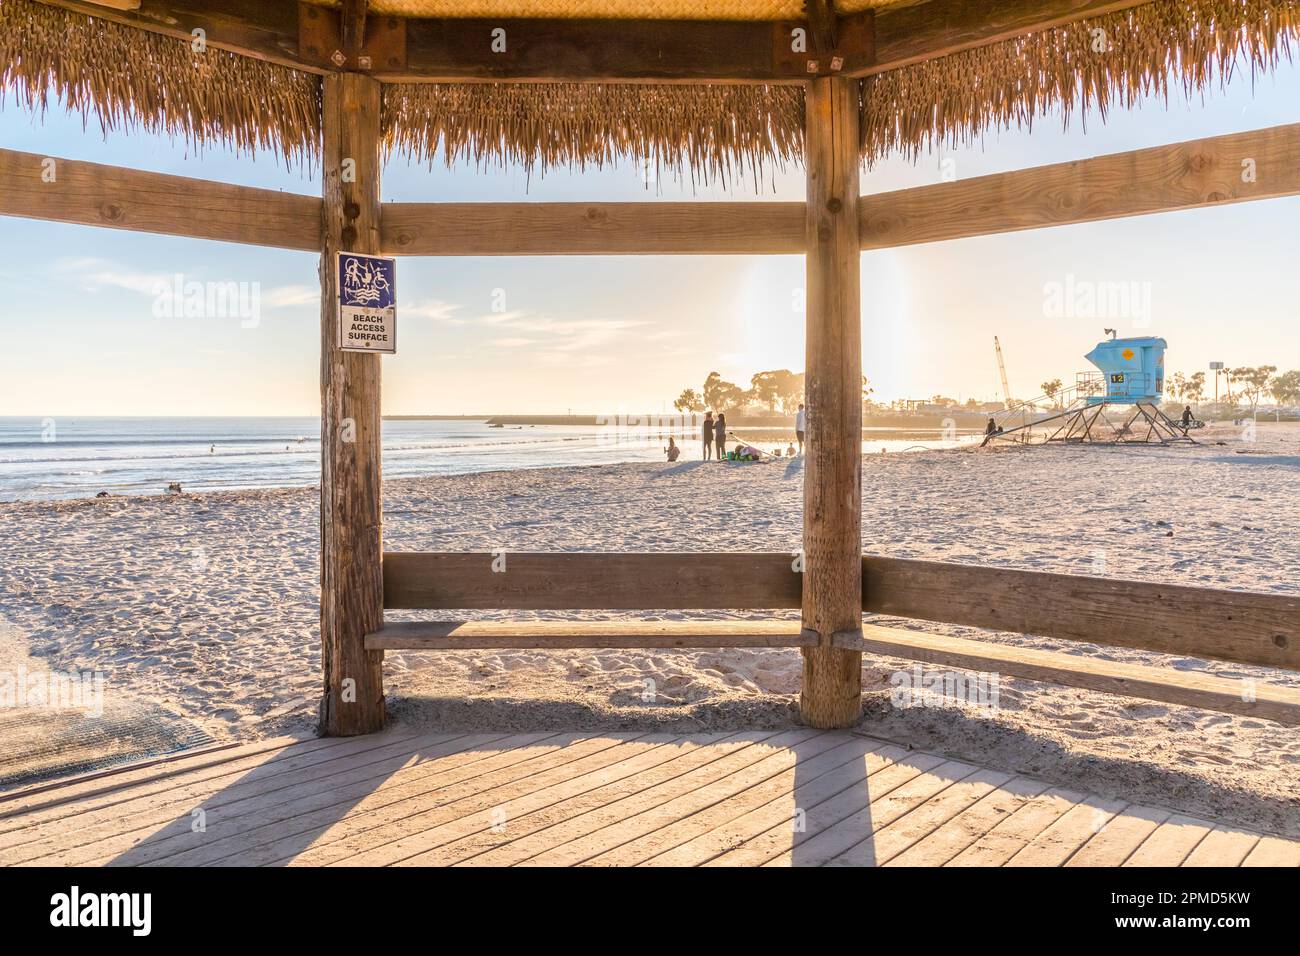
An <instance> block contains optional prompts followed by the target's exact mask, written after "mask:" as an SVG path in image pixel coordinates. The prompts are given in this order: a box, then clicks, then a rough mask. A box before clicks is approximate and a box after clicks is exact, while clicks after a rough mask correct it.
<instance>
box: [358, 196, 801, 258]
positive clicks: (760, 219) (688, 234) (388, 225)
mask: <svg viewBox="0 0 1300 956" xmlns="http://www.w3.org/2000/svg"><path fill="white" fill-rule="evenodd" d="M803 210H804V206H803V203H799V202H664V203H657V202H645V203H530V202H519V203H386V204H385V205H384V207H383V220H382V222H383V225H382V235H381V243H382V245H383V248H384V251H385V252H386V253H387V254H390V255H407V256H580V255H602V256H609V255H687V254H693V255H732V254H734V255H760V254H776V255H782V254H784V255H800V254H802V253H803V251H804V211H803Z"/></svg>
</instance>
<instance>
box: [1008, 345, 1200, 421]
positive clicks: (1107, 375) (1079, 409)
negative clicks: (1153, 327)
mask: <svg viewBox="0 0 1300 956" xmlns="http://www.w3.org/2000/svg"><path fill="white" fill-rule="evenodd" d="M1106 333H1107V334H1108V335H1109V336H1110V337H1109V338H1107V339H1103V340H1102V341H1100V342H1098V343H1097V345H1096V346H1095V347H1094V348H1093V350H1092V351H1091V352H1089V353H1088V354H1087V355H1085V356H1084V358H1086V359H1087V360H1088V361H1089V362H1091V363H1092V364H1093V365H1094V366H1095V367H1096V368H1097V371H1095V372H1091V371H1089V372H1079V373H1078V374H1077V375H1075V382H1074V385H1073V386H1072V387H1070V388H1068V389H1064V390H1062V391H1061V392H1058V393H1056V394H1055V395H1053V396H1047V395H1043V396H1040V397H1039V398H1036V399H1033V400H1031V401H1029V402H1024V403H1021V404H1020V405H1017V406H1015V407H1014V408H1008V409H1006V410H1005V411H1003V412H1001V413H1000V416H1001V417H1003V418H1005V417H1007V416H1010V415H1011V414H1012V413H1016V412H1019V413H1020V416H1021V424H1019V425H1017V426H1015V427H1012V428H1004V427H1003V425H1002V423H1000V422H997V421H996V419H997V418H998V417H999V416H994V419H995V424H996V426H997V430H996V431H993V432H991V433H988V434H986V435H985V436H984V444H985V445H987V444H989V443H990V442H992V441H996V440H1002V439H1005V440H1007V441H1014V442H1018V443H1022V444H1038V443H1045V442H1090V443H1102V444H1109V445H1113V444H1118V443H1126V442H1138V443H1159V444H1162V445H1163V444H1168V443H1169V442H1174V441H1177V442H1190V441H1192V440H1193V439H1191V438H1189V437H1188V435H1187V428H1185V427H1183V426H1182V425H1181V424H1179V423H1178V422H1175V421H1174V420H1173V419H1171V418H1170V417H1169V416H1168V415H1166V414H1165V413H1164V412H1162V411H1161V410H1160V401H1161V398H1162V396H1163V394H1164V390H1165V349H1166V348H1168V345H1169V343H1167V342H1166V341H1165V340H1164V339H1162V338H1157V337H1156V336H1152V335H1144V336H1138V337H1135V338H1126V339H1121V338H1116V336H1115V330H1114V329H1107V330H1106ZM1045 399H1048V400H1054V401H1055V402H1056V404H1057V408H1059V409H1060V411H1057V412H1055V413H1054V414H1048V415H1046V416H1044V415H1043V414H1042V413H1041V412H1040V411H1039V404H1040V403H1041V402H1042V401H1043V400H1045ZM1113 406H1124V407H1126V408H1128V409H1131V411H1130V413H1129V414H1128V415H1127V416H1126V417H1125V421H1124V422H1123V423H1122V424H1120V425H1118V426H1117V425H1116V424H1115V423H1114V422H1112V421H1111V420H1110V419H1109V418H1108V417H1107V415H1106V412H1107V409H1108V408H1111V407H1113ZM1031 412H1032V414H1031ZM1031 419H1032V420H1031Z"/></svg>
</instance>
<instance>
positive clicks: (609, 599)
mask: <svg viewBox="0 0 1300 956" xmlns="http://www.w3.org/2000/svg"><path fill="white" fill-rule="evenodd" d="M862 560H863V601H862V603H863V609H864V610H865V611H867V612H874V613H877V614H884V615H890V616H894V617H901V618H912V619H922V620H929V621H936V622H943V623H949V624H959V625H965V626H968V627H979V628H986V629H990V630H998V631H1008V632H1012V633H1023V634H1037V635H1041V636H1044V637H1052V638H1056V639H1059V640H1063V641H1069V642H1087V643H1090V644H1095V645H1102V646H1110V647H1125V648H1132V649H1139V650H1146V651H1154V652H1157V653H1162V654H1177V655H1180V656H1183V657H1194V658H1203V659H1206V660H1224V661H1231V662H1235V663H1238V664H1246V665H1253V666H1259V667H1272V668H1284V669H1290V670H1292V671H1294V670H1300V596H1297V595H1294V594H1286V593H1257V592H1246V591H1224V590H1214V589H1209V588H1198V587H1188V586H1185V585H1173V584H1164V583H1154V582H1145V581H1125V580H1121V579H1116V578H1105V577H1086V576H1081V575H1067V574H1051V573H1044V572H1041V571H1023V570H1018V569H1011V568H993V567H981V566H978V565H965V564H951V563H943V562H934V561H917V560H908V559H899V558H883V557H879V556H875V555H865V556H864V557H863V559H862ZM802 587H803V576H802V574H800V573H799V572H798V570H797V569H796V566H795V563H794V562H792V556H791V555H788V554H780V553H749V552H729V553H709V552H687V553H646V554H635V553H632V554H629V553H618V554H600V553H591V552H566V553H560V554H550V553H527V552H523V553H510V554H508V555H504V556H503V555H499V554H490V553H486V552H480V553H444V552H417V553H389V554H386V555H385V556H384V606H385V607H386V608H389V609H395V610H396V609H425V610H443V611H458V610H478V609H493V610H503V611H511V610H514V611H536V610H552V611H562V610H570V611H580V610H605V611H621V612H635V611H664V610H688V611H689V610H696V611H699V610H708V611H718V610H733V611H734V610H742V609H743V610H747V611H755V610H784V611H791V610H795V609H797V608H799V607H800V605H801V603H802ZM818 643H819V637H818V635H817V633H816V632H815V631H811V630H804V629H802V627H801V625H800V622H799V621H797V620H784V621H782V620H758V621H756V620H740V619H730V620H716V619H715V620H673V621H663V620H656V621H649V620H644V619H641V620H636V619H633V620H620V621H556V620H548V621H473V622H464V621H424V622H410V623H385V625H384V626H383V628H382V629H381V630H378V631H375V632H373V633H370V634H367V635H366V638H365V647H366V649H367V650H369V651H385V650H484V649H493V650H500V649H508V648H521V649H524V648H527V649H562V648H602V647H607V648H661V649H672V648H681V649H689V648H721V647H815V646H817V645H818ZM831 643H832V644H833V645H834V646H838V647H841V648H844V649H848V650H860V651H864V652H867V653H871V654H880V655H885V656H889V657H894V658H899V659H902V660H912V661H920V662H923V663H927V664H933V665H939V666H943V667H949V668H953V669H956V670H964V671H988V672H994V673H997V674H999V675H1002V676H1006V677H1019V678H1025V679H1029V680H1040V681H1045V682H1048V683H1053V684H1059V685H1062V686H1066V687H1082V688H1087V689H1089V690H1094V691H1100V692H1103V693H1109V694H1118V695H1121V696H1126V697H1135V698H1142V699H1146V700H1155V701H1160V702H1163V703H1169V704H1177V705H1180V706H1187V707H1200V708H1203V709H1205V710H1214V711H1222V712H1226V713H1233V714H1243V715H1249V716H1254V717H1259V718H1261V719H1265V720H1274V721H1277V722H1279V723H1283V724H1288V725H1293V726H1295V725H1300V690H1293V689H1289V688H1284V687H1279V686H1276V685H1271V684H1266V683H1264V682H1263V681H1257V682H1247V681H1243V680H1235V679H1232V678H1226V677H1215V676H1213V675H1210V674H1207V673H1204V672H1197V671H1183V670H1173V669H1170V668H1168V667H1150V666H1139V665H1134V664H1122V663H1117V662H1114V661H1107V660H1104V659H1102V658H1100V657H1098V656H1083V655H1079V654H1070V653H1064V652H1058V651H1041V650H1033V649H1030V648H1024V647H1019V646H1016V645H1012V644H1004V643H993V642H988V641H981V640H971V639H967V638H956V637H944V636H941V635H936V634H929V633H924V632H920V631H916V630H913V629H910V628H903V627H882V626H879V625H871V624H865V625H863V627H862V629H861V630H860V631H855V632H853V633H840V634H836V635H833V636H832V639H831Z"/></svg>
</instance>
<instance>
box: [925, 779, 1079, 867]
mask: <svg viewBox="0 0 1300 956" xmlns="http://www.w3.org/2000/svg"><path fill="white" fill-rule="evenodd" d="M1085 799H1086V797H1085V795H1084V794H1082V793H1078V792H1077V791H1074V790H1066V789H1064V788H1061V787H1054V788H1052V789H1051V790H1048V791H1047V792H1046V793H1043V794H1040V795H1039V796H1037V797H1034V798H1033V799H1032V800H1030V801H1028V802H1027V803H1025V804H1024V805H1023V806H1021V807H1020V808H1019V809H1017V810H1016V811H1015V812H1013V813H1012V814H1011V815H1010V816H1009V817H1007V818H1006V819H1004V820H1002V821H1001V822H1000V823H998V824H997V825H996V826H994V827H993V828H992V829H991V830H989V831H988V832H987V833H985V834H984V835H983V836H981V837H979V839H977V840H976V841H975V842H974V843H972V844H971V845H970V846H968V847H967V848H966V849H965V850H963V851H962V852H961V853H959V854H957V855H956V856H955V857H953V858H952V859H951V860H949V861H948V862H947V863H946V864H944V865H945V866H1003V865H1005V864H1006V863H1007V861H1008V860H1010V859H1011V858H1012V857H1013V856H1015V855H1016V854H1017V853H1019V852H1020V851H1021V850H1022V849H1024V847H1025V846H1027V845H1028V844H1029V843H1030V842H1031V841H1032V840H1033V839H1034V838H1035V837H1036V836H1038V835H1039V834H1040V833H1042V832H1043V831H1044V830H1046V829H1047V828H1048V827H1049V826H1051V825H1052V824H1053V823H1055V822H1056V821H1057V820H1059V819H1060V818H1061V817H1063V816H1065V814H1066V813H1068V812H1069V811H1070V810H1071V809H1072V808H1073V807H1075V806H1077V805H1078V804H1079V803H1081V802H1082V801H1083V800H1085Z"/></svg>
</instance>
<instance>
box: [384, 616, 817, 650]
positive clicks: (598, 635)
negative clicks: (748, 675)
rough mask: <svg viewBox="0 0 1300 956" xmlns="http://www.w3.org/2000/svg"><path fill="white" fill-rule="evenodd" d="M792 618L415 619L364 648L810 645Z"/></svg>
mask: <svg viewBox="0 0 1300 956" xmlns="http://www.w3.org/2000/svg"><path fill="white" fill-rule="evenodd" d="M816 644H817V634H816V633H815V632H813V631H806V632H805V631H803V630H802V629H801V628H800V626H799V622H798V621H469V622H463V621H419V622H408V623H401V624H385V625H384V627H383V629H382V630H380V631H376V632H374V633H372V634H367V635H366V649H367V650H371V651H380V650H421V651H448V650H475V649H487V648H493V649H496V648H507V647H520V648H565V647H659V648H674V647H680V648H693V647H696V648H698V647H811V646H815V645H816Z"/></svg>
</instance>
